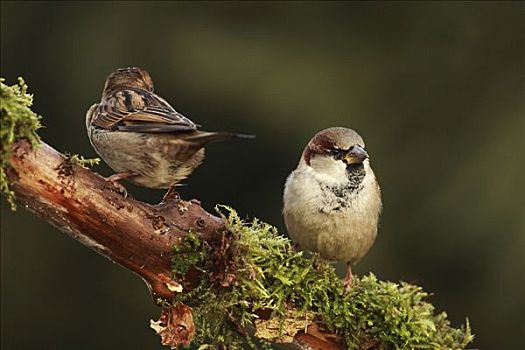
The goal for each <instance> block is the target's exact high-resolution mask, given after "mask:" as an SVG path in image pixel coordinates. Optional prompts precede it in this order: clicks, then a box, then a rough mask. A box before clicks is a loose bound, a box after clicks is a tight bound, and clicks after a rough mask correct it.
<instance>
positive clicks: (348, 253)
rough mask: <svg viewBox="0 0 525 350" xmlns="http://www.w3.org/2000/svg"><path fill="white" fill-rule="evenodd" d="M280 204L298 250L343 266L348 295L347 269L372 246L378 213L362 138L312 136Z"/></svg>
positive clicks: (328, 133) (343, 133)
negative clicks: (317, 255) (342, 263)
mask: <svg viewBox="0 0 525 350" xmlns="http://www.w3.org/2000/svg"><path fill="white" fill-rule="evenodd" d="M283 201H284V209H283V214H284V219H285V223H286V227H287V228H288V233H289V234H290V236H291V238H292V239H293V240H294V241H295V242H296V243H297V244H298V245H299V246H300V247H301V248H303V249H306V250H309V251H312V252H317V253H319V255H320V256H321V257H322V258H324V259H327V260H332V261H344V262H346V277H345V280H344V286H345V290H346V291H348V290H349V288H350V284H351V282H352V266H351V265H352V264H354V263H356V262H358V261H359V260H360V259H361V258H362V257H363V256H364V255H365V254H366V253H367V252H368V250H369V249H370V247H371V246H372V244H373V243H374V241H375V238H376V235H377V222H378V219H379V214H380V212H381V193H380V189H379V184H378V182H377V179H376V177H375V175H374V172H373V171H372V168H371V167H370V161H369V157H368V153H367V152H366V151H365V143H364V142H363V139H362V138H361V136H359V135H358V134H357V133H356V132H355V131H353V130H351V129H347V128H341V127H337V128H329V129H326V130H323V131H321V132H319V133H317V134H316V135H315V136H314V137H313V138H312V139H311V140H310V142H308V145H306V147H305V149H304V151H303V154H302V156H301V160H300V161H299V165H298V166H297V169H295V170H294V171H293V172H292V173H291V174H290V176H288V179H287V180H286V185H285V187H284V196H283Z"/></svg>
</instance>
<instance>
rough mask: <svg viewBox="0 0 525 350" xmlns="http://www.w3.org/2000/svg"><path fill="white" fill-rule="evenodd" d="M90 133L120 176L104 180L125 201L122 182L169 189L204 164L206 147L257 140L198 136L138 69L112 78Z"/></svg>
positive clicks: (93, 112)
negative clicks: (114, 188) (212, 143)
mask: <svg viewBox="0 0 525 350" xmlns="http://www.w3.org/2000/svg"><path fill="white" fill-rule="evenodd" d="M86 128H87V134H88V137H89V140H90V142H91V145H92V146H93V148H94V149H95V151H96V152H97V153H98V154H99V155H100V157H101V158H102V159H103V160H104V161H105V162H106V163H107V164H108V165H109V166H110V167H111V168H112V169H113V170H114V171H115V172H116V174H114V175H112V176H110V177H108V178H107V179H106V180H108V181H109V182H111V183H112V184H113V185H114V186H115V187H116V188H117V189H118V190H119V191H121V192H122V193H123V194H124V195H125V196H126V195H127V192H126V190H125V188H124V187H123V186H122V185H121V184H120V183H119V181H120V180H122V179H127V180H128V181H130V182H132V183H134V184H136V185H139V186H143V187H147V188H157V189H166V188H170V189H171V188H173V187H174V186H175V185H177V184H179V183H180V181H182V180H184V179H185V178H187V177H188V176H189V175H190V174H191V173H192V172H193V170H194V169H195V168H197V167H198V166H199V165H200V164H201V163H202V161H203V159H204V147H205V146H206V145H207V144H208V143H210V142H216V141H223V140H227V139H232V138H252V137H253V135H243V134H236V133H231V132H208V131H201V130H198V128H199V125H197V124H195V123H194V122H192V121H191V120H190V119H188V118H187V117H185V116H183V115H182V114H180V113H179V112H177V111H176V110H175V109H174V108H173V107H172V106H171V105H170V104H169V103H168V102H166V101H165V100H164V99H163V98H162V97H160V96H159V95H157V94H155V93H154V92H153V81H152V79H151V76H150V75H149V74H148V72H146V71H145V70H144V69H141V68H138V67H129V68H121V69H118V70H116V71H115V72H113V73H111V74H110V75H109V76H108V78H107V80H106V83H105V86H104V90H103V91H102V98H101V101H100V102H99V103H96V104H94V105H92V106H91V107H90V108H89V110H88V111H87V113H86Z"/></svg>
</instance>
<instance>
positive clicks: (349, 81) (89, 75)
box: [1, 1, 525, 350]
mask: <svg viewBox="0 0 525 350" xmlns="http://www.w3.org/2000/svg"><path fill="white" fill-rule="evenodd" d="M523 23H524V6H523V3H519V2H514V3H505V2H500V3H492V2H479V3H476V2H473V3H442V2H440V3H413V2H410V3H342V2H340V3H314V2H308V3H242V4H241V3H215V2H214V3H205V2H202V3H168V2H162V3H124V2H120V3H102V2H98V3H80V2H72V3H44V2H39V3H30V2H23V3H22V2H21V3H14V2H7V1H2V4H1V75H2V76H3V77H5V78H7V83H8V84H13V83H15V82H16V78H17V77H18V76H23V77H24V78H25V79H26V81H27V83H28V84H29V86H30V90H31V92H33V93H34V94H35V102H34V110H35V111H37V112H38V113H40V114H42V115H43V116H44V119H43V123H44V125H45V126H46V128H45V129H43V130H42V131H41V135H42V137H43V139H44V140H45V141H46V142H48V143H49V144H51V145H52V146H54V147H56V148H57V149H59V150H62V151H68V152H71V153H80V154H82V155H84V156H88V157H94V156H96V154H95V153H94V151H93V149H92V148H91V146H90V144H89V141H88V139H87V136H86V132H85V126H84V114H85V111H86V110H87V108H88V107H89V106H90V105H91V104H92V103H94V102H96V101H98V100H99V97H100V93H101V90H102V86H103V83H104V80H105V78H106V76H107V74H109V73H110V72H111V71H113V70H114V69H116V68H118V67H124V66H129V65H137V66H141V67H143V68H145V69H147V70H148V71H149V72H150V73H151V75H152V77H153V79H154V81H155V83H156V91H157V92H159V93H160V94H161V95H162V96H164V97H165V98H166V99H167V100H168V101H170V102H171V103H172V104H173V105H174V106H175V108H176V109H177V110H179V111H180V112H182V113H183V114H185V115H187V116H189V117H190V118H192V119H193V120H194V121H195V122H197V123H199V124H202V125H204V127H205V128H206V129H208V130H232V131H239V132H245V133H255V134H257V139H255V140H247V141H236V142H230V143H224V144H216V145H212V146H210V147H209V148H208V157H207V161H206V162H205V164H204V165H203V166H201V167H200V168H199V169H198V170H197V171H196V172H195V173H194V175H193V176H192V177H191V178H190V179H189V180H187V181H186V183H187V184H188V186H186V187H184V188H183V189H182V190H181V191H182V194H183V196H184V197H186V198H192V197H197V198H199V199H201V200H202V202H203V205H204V206H205V207H206V208H208V209H209V210H212V208H213V206H214V205H215V204H216V203H224V204H229V205H232V206H233V207H235V208H236V209H238V211H239V212H240V213H241V214H242V215H243V216H246V217H254V216H255V217H259V218H261V219H263V220H266V221H268V222H270V223H273V224H275V225H276V226H278V227H279V228H280V229H281V230H282V232H283V233H284V232H285V230H284V229H283V226H284V225H283V220H282V218H281V195H282V187H283V184H284V181H285V179H286V176H287V174H288V173H289V172H290V171H291V170H292V169H293V168H295V166H296V163H297V161H298V159H299V155H300V152H301V150H302V148H303V147H304V145H305V143H306V142H307V141H308V140H309V139H310V137H311V136H312V135H313V134H314V133H316V132H317V131H319V130H321V129H323V128H326V127H330V126H347V127H352V128H355V129H356V130H358V131H359V132H360V133H361V135H363V136H364V138H365V140H366V142H367V148H368V150H369V153H370V154H371V156H372V165H373V167H374V169H375V171H376V174H377V175H378V177H379V180H380V183H381V186H382V190H383V200H384V214H383V216H382V219H381V225H380V232H379V238H378V240H377V243H376V245H375V246H374V247H373V249H372V250H371V252H370V253H369V254H368V256H367V257H366V258H365V259H364V260H363V261H362V262H361V263H360V264H359V265H358V266H357V267H356V271H357V273H358V274H364V273H368V272H369V271H373V272H374V273H375V274H377V275H378V276H379V277H380V278H382V279H389V280H400V279H401V280H406V281H410V282H414V283H417V284H420V285H421V286H423V287H424V288H425V289H426V290H427V291H430V292H432V293H433V296H432V297H431V301H432V302H433V303H434V304H435V305H436V307H437V308H438V309H439V310H446V311H447V312H448V314H449V317H450V318H451V320H452V321H453V323H454V324H455V325H459V324H460V323H462V322H463V321H464V319H465V317H467V316H468V317H469V318H470V320H471V323H472V327H473V329H474V332H475V333H476V341H475V343H474V344H473V345H472V347H473V348H481V349H517V348H519V347H520V346H522V345H523V334H524V333H523V332H524V331H525V316H524V313H525V304H524V300H523V299H524V295H525V287H524V284H525V283H524V269H525V260H524V252H525V215H524V214H525V210H524V209H525V200H524V198H525V193H524V185H523V171H524V159H525V158H524V157H525V156H524V151H525V145H524V137H525V105H524V92H525V84H524V78H525V69H524V58H525V57H524V51H525V50H524V42H525V41H524V33H525V30H524V24H523ZM95 170H96V171H99V172H101V173H103V174H105V175H109V174H111V172H110V171H109V169H108V168H107V167H106V166H102V165H101V166H97V167H96V168H95ZM127 187H128V189H129V191H130V193H131V194H133V195H134V196H136V197H138V198H140V199H142V200H146V201H150V202H155V201H158V200H159V199H160V198H161V197H162V193H161V192H160V191H147V190H142V189H138V188H136V187H133V186H131V185H127ZM1 225H2V226H1V228H2V233H1V239H2V241H1V249H2V250H1V252H2V260H1V262H2V265H1V266H2V269H1V272H2V287H1V291H2V300H1V308H2V313H1V314H2V317H1V321H2V326H1V331H2V336H1V339H2V340H1V345H2V349H6V350H7V349H34V348H51V349H76V350H80V349H124V348H130V349H146V348H148V349H154V348H160V345H159V339H158V337H157V336H156V335H155V334H154V333H153V331H152V330H150V329H148V320H149V319H150V318H155V317H157V315H158V311H159V310H158V309H157V308H156V307H155V306H154V305H153V304H152V303H151V301H150V299H149V296H148V291H147V289H146V287H145V285H144V284H143V283H142V281H141V280H140V279H139V278H137V277H136V276H134V275H132V274H131V273H129V272H127V271H125V270H124V269H122V268H120V267H118V266H117V265H114V264H112V263H110V262H108V261H107V260H106V259H104V258H102V257H100V256H98V255H97V254H96V253H94V252H91V251H89V250H88V249H86V248H84V247H83V246H82V245H80V244H79V243H77V242H75V241H74V240H72V239H69V238H67V236H65V235H64V234H63V233H61V232H58V231H56V230H55V229H53V228H52V227H50V226H49V225H48V224H46V223H44V222H43V221H41V220H39V219H38V218H36V217H34V216H32V215H30V214H28V213H27V212H25V211H24V210H23V208H20V209H19V210H18V211H17V212H16V213H11V212H9V210H8V208H7V205H6V204H5V202H2V219H1Z"/></svg>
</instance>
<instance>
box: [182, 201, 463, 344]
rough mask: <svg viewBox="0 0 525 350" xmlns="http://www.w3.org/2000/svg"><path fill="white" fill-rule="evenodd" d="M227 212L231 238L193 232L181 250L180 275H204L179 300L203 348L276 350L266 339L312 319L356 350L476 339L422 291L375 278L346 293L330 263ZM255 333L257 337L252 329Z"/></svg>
mask: <svg viewBox="0 0 525 350" xmlns="http://www.w3.org/2000/svg"><path fill="white" fill-rule="evenodd" d="M223 208H224V209H225V210H226V212H227V216H226V215H224V214H221V216H222V217H223V219H224V222H225V224H226V226H227V228H228V230H229V233H227V234H226V236H224V237H222V238H221V239H218V240H217V242H218V243H213V242H212V243H210V242H206V241H204V240H202V239H201V238H200V237H199V236H198V235H197V234H195V233H191V234H190V235H188V236H187V238H186V239H185V240H183V242H182V243H181V244H180V245H178V246H176V247H175V248H174V257H173V272H174V273H175V274H176V275H177V276H179V277H182V276H185V275H190V274H192V273H199V274H200V278H199V281H198V283H197V285H193V286H188V287H190V288H187V286H185V287H184V290H189V289H191V288H193V290H191V292H189V293H182V294H181V295H179V296H177V298H176V301H177V302H183V303H185V304H188V305H190V306H191V307H192V308H193V317H194V322H195V326H196V335H195V339H194V343H196V344H197V345H200V346H205V348H210V349H215V348H220V347H221V346H223V345H225V346H226V347H227V348H228V349H241V348H245V347H246V346H247V345H251V346H252V347H261V346H269V345H268V344H269V343H265V344H263V343H260V341H261V340H262V341H267V342H276V341H289V340H290V335H291V334H294V333H295V332H297V331H298V330H299V329H300V328H303V327H304V325H305V323H306V322H305V321H306V320H310V321H311V320H312V319H313V320H315V321H316V322H317V323H319V324H321V325H322V326H323V327H324V328H326V329H327V330H329V331H331V332H334V333H336V334H338V335H339V336H341V338H342V339H343V341H344V342H345V344H346V346H347V348H348V349H371V348H373V349H451V350H456V349H464V348H465V346H466V345H467V344H468V343H469V342H470V341H472V339H473V335H472V334H471V330H470V326H469V323H468V320H467V322H466V324H465V325H464V326H463V327H461V328H459V329H458V328H453V327H451V326H450V322H449V321H448V320H447V315H446V314H445V313H444V312H442V313H437V314H436V313H435V312H434V307H433V306H432V304H430V303H428V302H427V301H426V298H427V297H428V294H427V293H425V292H424V291H423V290H422V289H421V288H420V287H418V286H414V285H411V284H408V283H405V282H401V283H393V282H386V281H380V280H378V279H377V278H376V277H375V276H374V275H373V274H369V275H367V276H363V277H361V278H357V277H356V278H354V282H353V285H352V289H351V291H350V293H348V294H346V295H345V294H344V293H343V287H342V283H341V280H340V278H339V277H338V276H337V274H336V272H335V269H334V268H333V267H332V266H331V265H330V264H327V263H325V262H322V261H318V260H316V259H314V260H312V259H307V258H306V257H304V256H303V254H302V253H301V252H298V251H296V250H294V249H293V247H292V244H291V242H290V240H289V239H287V238H284V237H282V236H280V235H279V234H278V232H277V229H276V228H274V227H272V226H271V225H268V224H266V223H263V222H261V221H259V220H257V219H255V220H253V221H252V222H249V223H247V222H244V221H243V220H241V219H240V218H239V216H238V215H237V213H236V212H235V211H234V210H232V209H230V208H227V207H223ZM224 209H223V211H224ZM225 258H228V259H230V260H231V261H229V262H227V263H225V262H224V260H225ZM218 262H219V263H218ZM218 276H219V277H218ZM188 280H189V279H188ZM183 283H189V282H184V281H183ZM261 315H266V316H268V317H270V318H268V317H265V318H261ZM262 317H264V316H262ZM269 320H271V321H269ZM250 327H252V328H253V327H255V332H248V331H246V330H249V329H250ZM250 334H255V335H256V336H257V338H258V340H256V338H255V337H253V336H252V335H250ZM256 342H259V343H256Z"/></svg>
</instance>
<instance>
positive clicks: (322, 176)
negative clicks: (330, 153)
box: [310, 156, 348, 183]
mask: <svg viewBox="0 0 525 350" xmlns="http://www.w3.org/2000/svg"><path fill="white" fill-rule="evenodd" d="M310 167H311V168H312V170H314V173H315V176H316V177H317V179H318V180H320V181H322V182H325V183H343V182H346V181H348V175H347V171H346V165H345V163H343V162H342V161H340V160H335V159H333V158H331V157H325V156H317V157H314V158H312V159H311V161H310Z"/></svg>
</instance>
